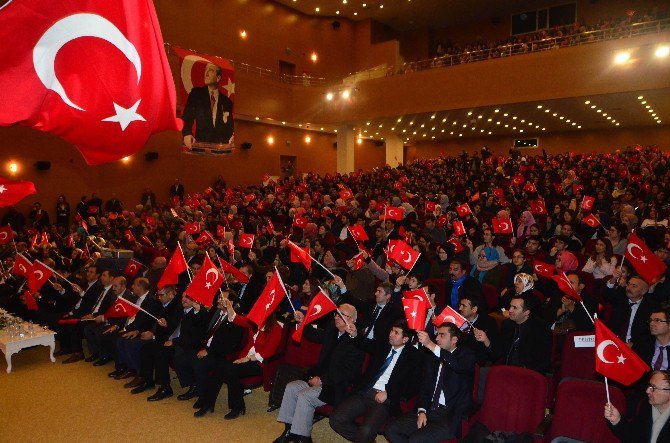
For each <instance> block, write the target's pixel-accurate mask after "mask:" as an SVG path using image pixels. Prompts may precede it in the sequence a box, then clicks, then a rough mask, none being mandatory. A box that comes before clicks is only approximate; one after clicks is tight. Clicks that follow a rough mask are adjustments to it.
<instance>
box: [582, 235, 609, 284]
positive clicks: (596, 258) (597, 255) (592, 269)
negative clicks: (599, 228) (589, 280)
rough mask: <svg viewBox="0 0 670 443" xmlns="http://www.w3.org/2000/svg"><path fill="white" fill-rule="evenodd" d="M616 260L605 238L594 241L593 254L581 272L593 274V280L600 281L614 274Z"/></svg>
mask: <svg viewBox="0 0 670 443" xmlns="http://www.w3.org/2000/svg"><path fill="white" fill-rule="evenodd" d="M616 263H617V259H616V257H615V256H614V253H613V252H612V243H610V240H609V239H608V238H607V237H601V238H599V239H598V240H596V243H595V249H594V251H593V254H591V256H590V257H589V259H588V260H587V261H586V264H585V265H584V268H582V271H584V272H588V273H589V274H593V278H595V279H601V278H605V277H607V276H610V275H612V274H613V273H614V268H616Z"/></svg>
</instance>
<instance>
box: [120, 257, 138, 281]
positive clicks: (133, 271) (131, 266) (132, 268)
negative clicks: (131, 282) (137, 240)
mask: <svg viewBox="0 0 670 443" xmlns="http://www.w3.org/2000/svg"><path fill="white" fill-rule="evenodd" d="M140 269H142V263H140V262H138V261H137V260H135V259H134V258H131V259H130V260H128V263H127V264H126V267H125V269H124V270H123V273H124V275H126V276H127V277H130V278H135V276H136V275H137V273H138V272H140Z"/></svg>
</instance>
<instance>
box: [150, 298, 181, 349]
mask: <svg viewBox="0 0 670 443" xmlns="http://www.w3.org/2000/svg"><path fill="white" fill-rule="evenodd" d="M183 313H184V309H183V308H182V306H181V300H180V299H179V297H175V298H173V299H172V300H170V303H168V305H167V306H162V307H161V310H160V312H159V313H158V315H156V317H158V318H164V319H165V321H166V322H167V326H165V327H163V326H161V325H159V324H158V322H156V323H155V324H154V329H153V332H154V337H156V341H158V342H159V343H162V342H164V341H166V340H167V339H168V337H170V334H172V333H173V332H174V330H175V329H177V325H178V324H179V321H180V320H181V316H182V314H183Z"/></svg>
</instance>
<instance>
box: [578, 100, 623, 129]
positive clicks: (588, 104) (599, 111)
mask: <svg viewBox="0 0 670 443" xmlns="http://www.w3.org/2000/svg"><path fill="white" fill-rule="evenodd" d="M584 104H585V105H586V106H589V109H592V110H593V111H594V112H596V113H598V114H600V115H602V116H603V117H604V118H605V119H606V120H607V121H609V122H610V123H612V124H613V125H614V126H619V122H618V121H616V119H615V118H614V117H612V116H611V115H608V114H607V113H606V112H604V111H603V110H602V109H600V108H599V107H598V106H597V105H595V104H593V103H591V100H586V101H585V102H584Z"/></svg>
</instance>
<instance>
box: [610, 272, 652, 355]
mask: <svg viewBox="0 0 670 443" xmlns="http://www.w3.org/2000/svg"><path fill="white" fill-rule="evenodd" d="M648 292H649V285H648V284H647V282H646V281H644V279H642V277H639V276H637V275H634V276H632V277H630V278H629V279H628V283H627V284H626V290H625V297H622V296H621V291H620V290H619V291H617V288H609V287H606V288H605V290H604V291H603V297H604V298H605V300H606V301H608V302H609V303H611V304H612V315H611V316H610V319H609V321H608V322H607V326H608V327H609V328H610V329H611V330H612V331H613V332H614V333H615V334H616V335H617V336H618V337H619V338H620V339H621V340H623V341H624V342H626V343H632V344H633V345H635V343H637V342H638V341H640V340H645V339H647V338H648V337H649V327H648V326H647V320H649V316H650V314H651V312H652V311H653V310H654V309H655V308H656V303H655V301H654V299H653V298H652V297H650V296H648V294H647V293H648Z"/></svg>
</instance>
